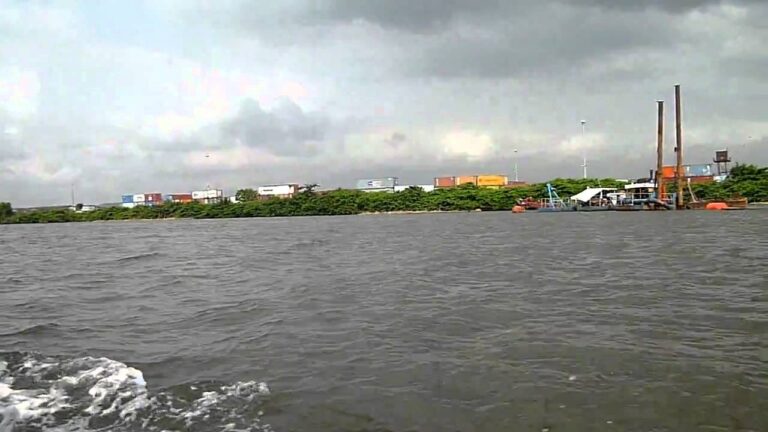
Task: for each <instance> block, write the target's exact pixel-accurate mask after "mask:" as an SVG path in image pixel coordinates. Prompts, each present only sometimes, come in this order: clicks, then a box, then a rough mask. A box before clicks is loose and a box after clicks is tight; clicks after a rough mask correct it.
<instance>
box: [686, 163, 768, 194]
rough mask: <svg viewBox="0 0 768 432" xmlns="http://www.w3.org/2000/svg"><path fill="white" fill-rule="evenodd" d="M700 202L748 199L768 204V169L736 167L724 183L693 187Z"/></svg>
mask: <svg viewBox="0 0 768 432" xmlns="http://www.w3.org/2000/svg"><path fill="white" fill-rule="evenodd" d="M692 189H693V193H694V194H696V198H698V199H700V200H710V199H727V198H732V197H743V198H747V199H748V200H749V201H750V202H768V167H762V168H760V167H757V166H755V165H736V166H734V167H733V168H731V172H730V173H729V174H728V178H727V179H726V180H725V181H724V182H722V183H708V184H700V185H695V186H692Z"/></svg>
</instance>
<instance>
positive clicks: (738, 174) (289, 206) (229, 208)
mask: <svg viewBox="0 0 768 432" xmlns="http://www.w3.org/2000/svg"><path fill="white" fill-rule="evenodd" d="M550 183H552V185H553V186H554V187H555V189H556V190H557V191H558V194H559V195H560V196H561V197H562V198H567V197H570V196H572V195H575V194H576V193H578V192H581V191H582V190H584V189H585V188H587V187H590V186H592V187H595V186H601V187H618V188H620V187H621V186H622V183H621V182H618V181H616V180H614V179H602V180H598V179H555V180H552V181H551V182H550ZM316 188H317V185H315V184H308V185H304V186H302V187H301V188H300V192H299V193H298V195H297V196H296V197H294V198H291V199H279V198H274V199H269V200H258V197H257V195H256V192H255V191H253V190H252V189H242V190H240V191H238V192H237V195H236V196H237V199H238V200H239V201H241V202H239V203H237V204H232V203H220V204H211V205H204V204H199V203H190V204H176V203H167V204H165V205H162V206H158V207H143V206H140V207H135V208H130V209H129V208H122V207H112V208H103V209H97V210H95V211H90V212H82V213H77V212H73V211H70V210H65V209H61V210H49V211H37V212H16V213H13V210H12V209H11V206H10V204H6V203H3V204H0V221H1V222H3V223H51V222H85V221H97V220H129V219H166V218H196V219H215V218H241V217H271V216H330V215H352V214H360V213H376V212H397V211H402V212H409V211H469V210H475V209H481V210H484V211H494V210H510V209H512V207H514V205H515V204H516V203H517V202H518V201H519V200H521V199H525V198H529V197H530V198H533V199H540V198H544V195H545V194H546V188H545V185H544V184H534V185H529V186H524V187H518V188H503V189H485V188H478V187H475V186H472V185H464V186H459V187H456V188H449V189H438V190H436V191H434V192H429V193H427V192H424V191H423V190H421V189H419V188H411V189H408V190H406V191H403V192H400V193H395V194H392V193H365V192H360V191H355V190H344V189H338V190H334V191H330V192H317V191H316ZM694 192H695V193H696V195H697V196H698V197H699V198H700V199H710V198H713V199H718V198H726V197H732V196H735V195H738V196H743V197H746V198H748V199H749V200H750V201H768V168H758V167H755V166H753V165H737V166H736V167H734V168H733V170H732V171H731V177H730V178H729V179H728V180H727V181H725V182H723V183H720V184H707V185H696V186H695V187H694Z"/></svg>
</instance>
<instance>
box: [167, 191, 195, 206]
mask: <svg viewBox="0 0 768 432" xmlns="http://www.w3.org/2000/svg"><path fill="white" fill-rule="evenodd" d="M165 200H166V201H170V202H174V203H183V204H186V203H191V202H192V194H191V193H174V194H170V195H167V196H166V197H165Z"/></svg>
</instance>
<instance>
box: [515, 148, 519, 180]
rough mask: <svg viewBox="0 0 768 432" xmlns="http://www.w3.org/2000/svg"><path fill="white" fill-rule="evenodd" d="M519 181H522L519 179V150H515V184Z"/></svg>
mask: <svg viewBox="0 0 768 432" xmlns="http://www.w3.org/2000/svg"><path fill="white" fill-rule="evenodd" d="M519 181H520V179H519V178H518V177H517V149H515V183H517V182H519Z"/></svg>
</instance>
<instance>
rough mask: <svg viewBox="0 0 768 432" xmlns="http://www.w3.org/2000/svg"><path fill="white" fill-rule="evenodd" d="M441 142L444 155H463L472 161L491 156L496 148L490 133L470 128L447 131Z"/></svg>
mask: <svg viewBox="0 0 768 432" xmlns="http://www.w3.org/2000/svg"><path fill="white" fill-rule="evenodd" d="M441 144H442V146H443V154H444V155H445V156H448V157H463V158H466V159H468V160H472V161H476V160H483V159H487V158H490V157H492V156H493V154H494V150H495V148H496V146H495V145H494V142H493V138H491V136H490V135H488V134H486V133H483V132H478V131H471V130H460V131H453V132H449V133H447V134H446V135H445V136H444V137H443V139H442V141H441Z"/></svg>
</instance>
